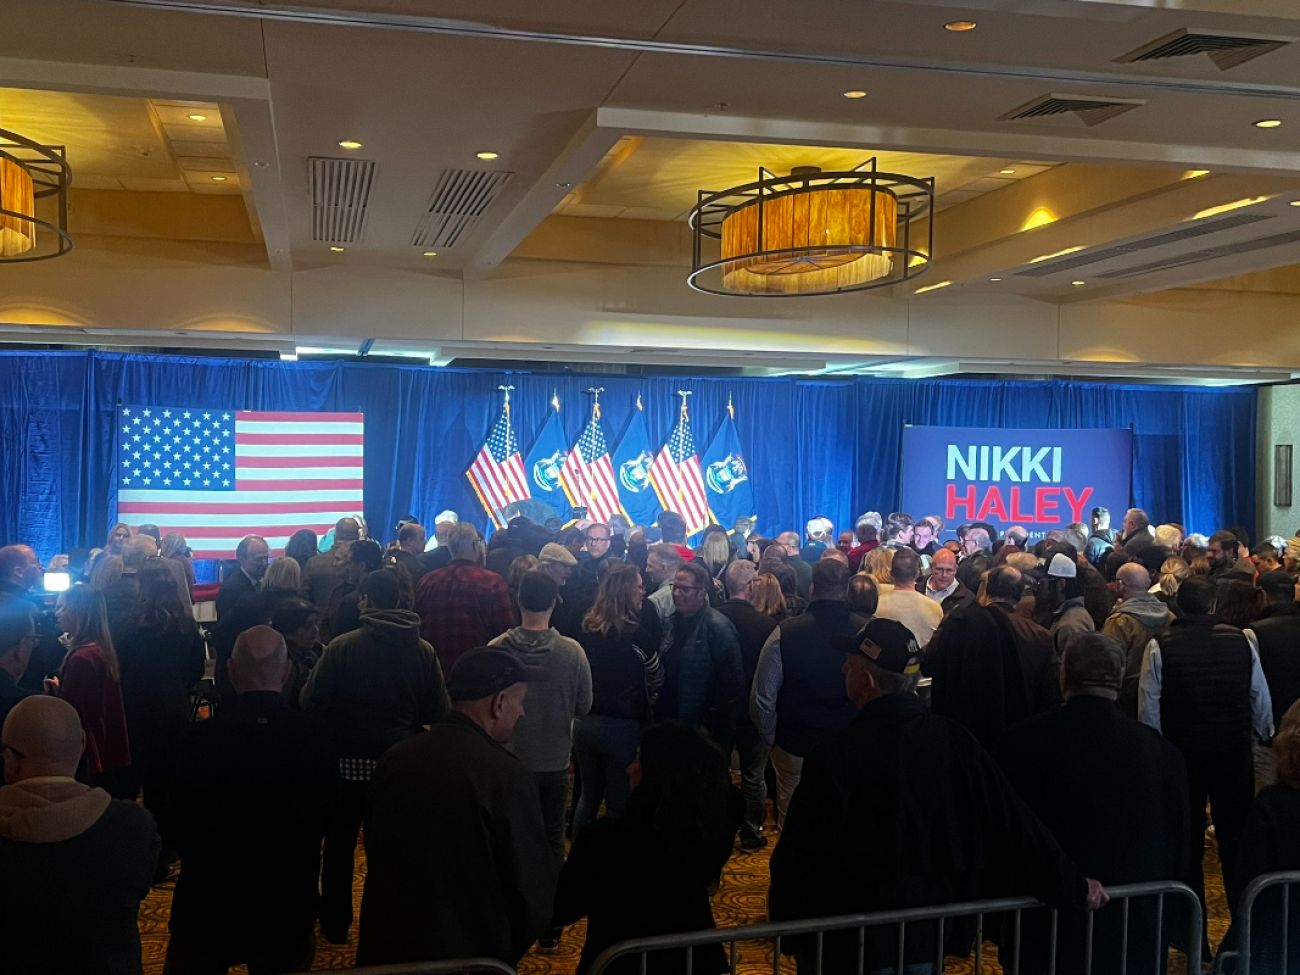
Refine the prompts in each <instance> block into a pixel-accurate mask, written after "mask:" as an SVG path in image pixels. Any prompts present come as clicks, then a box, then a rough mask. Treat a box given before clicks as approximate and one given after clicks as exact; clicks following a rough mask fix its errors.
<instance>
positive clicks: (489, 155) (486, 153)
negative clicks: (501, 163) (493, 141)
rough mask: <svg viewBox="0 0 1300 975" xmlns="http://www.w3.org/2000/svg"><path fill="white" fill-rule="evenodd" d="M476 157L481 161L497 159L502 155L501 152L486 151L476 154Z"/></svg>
mask: <svg viewBox="0 0 1300 975" xmlns="http://www.w3.org/2000/svg"><path fill="white" fill-rule="evenodd" d="M474 155H476V156H478V158H480V159H496V158H497V157H498V156H500V155H501V154H500V153H499V152H491V151H488V150H484V151H483V152H476V153H474Z"/></svg>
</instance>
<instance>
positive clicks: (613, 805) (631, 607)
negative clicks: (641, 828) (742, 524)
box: [573, 562, 663, 836]
mask: <svg viewBox="0 0 1300 975" xmlns="http://www.w3.org/2000/svg"><path fill="white" fill-rule="evenodd" d="M644 601H645V585H644V583H642V581H641V573H640V572H638V571H637V568H636V566H634V565H629V564H628V563H626V562H623V563H612V564H611V565H610V566H609V568H608V569H607V570H606V572H605V574H604V576H602V577H601V580H600V587H599V589H597V591H596V601H595V603H593V604H592V607H591V609H590V610H588V611H587V615H586V616H584V617H583V619H582V632H581V634H579V642H580V643H581V644H582V648H583V650H585V651H586V652H587V661H588V662H589V663H590V665H591V711H590V712H589V713H588V714H587V715H586V716H585V717H582V718H579V719H578V722H577V724H576V725H575V727H574V733H573V750H574V752H575V753H576V754H577V756H578V772H579V775H580V776H581V778H582V795H581V796H580V797H579V799H578V808H577V810H576V812H575V813H574V816H573V835H574V836H577V835H578V834H579V833H580V832H581V831H582V830H583V829H584V828H585V827H586V826H587V825H588V824H589V823H590V822H591V821H592V820H593V819H595V818H596V814H597V812H599V810H600V804H601V802H602V801H603V802H604V803H605V813H606V815H609V816H621V815H623V808H624V805H625V804H626V802H627V793H628V782H627V772H626V770H627V767H628V766H629V765H630V764H631V763H632V759H633V758H635V757H636V748H637V742H638V741H639V740H640V737H641V729H642V727H644V726H645V725H646V724H647V723H648V722H649V720H650V708H651V705H653V703H654V700H655V698H656V697H657V696H658V693H659V688H660V687H661V686H662V684H663V667H662V666H661V665H660V663H659V629H658V616H657V615H656V614H655V613H653V612H648V613H643V612H642V611H641V610H642V603H643V602H644Z"/></svg>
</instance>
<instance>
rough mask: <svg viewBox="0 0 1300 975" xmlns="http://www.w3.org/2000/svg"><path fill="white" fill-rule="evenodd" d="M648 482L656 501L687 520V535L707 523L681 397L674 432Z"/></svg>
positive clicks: (696, 459) (705, 502)
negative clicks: (680, 406)
mask: <svg viewBox="0 0 1300 975" xmlns="http://www.w3.org/2000/svg"><path fill="white" fill-rule="evenodd" d="M650 483H651V484H653V485H654V488H655V493H656V494H657V495H659V502H660V503H661V504H662V505H663V506H664V507H665V508H667V509H668V510H669V511H675V512H677V513H678V514H679V515H681V516H682V518H683V520H685V522H686V534H687V535H694V534H695V533H696V532H698V531H703V530H704V528H705V527H706V526H707V525H708V524H709V502H708V499H707V498H706V497H705V494H704V475H703V473H702V472H701V470H700V457H699V454H697V453H696V452H695V438H694V437H692V436H691V421H690V418H689V417H687V415H686V402H685V400H684V399H683V401H682V409H681V412H680V413H679V414H678V416H677V426H676V427H674V428H673V435H672V436H671V437H669V438H668V442H667V443H666V444H664V447H663V450H661V451H659V455H658V456H657V457H656V458H655V459H654V462H653V463H652V464H651V465H650Z"/></svg>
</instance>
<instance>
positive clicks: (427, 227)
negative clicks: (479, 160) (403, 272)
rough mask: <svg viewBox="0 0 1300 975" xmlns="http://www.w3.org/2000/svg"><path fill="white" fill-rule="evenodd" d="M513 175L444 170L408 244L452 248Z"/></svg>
mask: <svg viewBox="0 0 1300 975" xmlns="http://www.w3.org/2000/svg"><path fill="white" fill-rule="evenodd" d="M513 175H514V173H506V172H492V171H490V170H486V169H444V170H443V171H442V175H441V176H439V177H438V183H437V185H436V186H434V188H433V193H432V194H431V195H430V196H429V208H428V209H427V210H426V211H425V213H424V215H423V216H422V217H421V218H420V222H419V224H418V225H417V226H416V228H415V235H414V236H413V237H412V238H411V243H412V244H413V245H414V246H416V247H443V248H450V247H455V246H456V244H457V243H459V242H460V241H461V240H462V239H463V238H464V236H465V235H466V234H467V233H469V231H470V230H471V229H473V227H474V225H475V224H476V223H478V222H479V219H480V218H481V217H482V216H483V214H484V213H486V212H487V209H488V207H490V206H491V205H492V204H493V203H494V202H495V201H496V199H497V197H498V196H500V195H501V192H502V190H504V189H505V186H506V184H507V183H508V182H510V177H511V176H513Z"/></svg>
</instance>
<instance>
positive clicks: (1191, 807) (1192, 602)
mask: <svg viewBox="0 0 1300 975" xmlns="http://www.w3.org/2000/svg"><path fill="white" fill-rule="evenodd" d="M1215 599H1216V587H1215V584H1214V582H1213V581H1211V580H1210V579H1207V578H1204V577H1201V576H1193V577H1192V578H1190V579H1188V580H1186V581H1185V582H1184V583H1183V584H1182V585H1181V586H1179V587H1178V606H1179V608H1180V609H1181V610H1182V611H1183V613H1182V615H1181V616H1180V617H1178V618H1177V619H1175V620H1174V621H1173V622H1172V623H1171V624H1170V625H1169V629H1168V630H1167V631H1166V632H1165V633H1164V634H1162V635H1161V636H1159V637H1158V638H1157V639H1155V640H1152V641H1151V642H1150V643H1149V644H1147V649H1146V653H1145V655H1144V656H1143V659H1142V673H1141V676H1140V677H1139V678H1138V720H1140V721H1141V722H1142V723H1143V724H1146V725H1150V726H1151V727H1152V728H1155V729H1156V730H1157V731H1159V732H1161V733H1162V734H1163V735H1164V736H1165V737H1166V738H1168V739H1169V740H1170V741H1171V742H1173V743H1174V744H1175V745H1176V746H1178V750H1179V751H1181V752H1182V753H1183V758H1184V759H1185V760H1186V762H1187V779H1188V812H1189V814H1190V827H1191V828H1190V831H1189V836H1190V843H1189V848H1190V849H1189V855H1188V858H1187V876H1186V878H1185V879H1186V882H1187V885H1188V886H1189V887H1191V888H1192V889H1193V890H1195V891H1196V892H1197V894H1198V895H1199V896H1200V897H1201V903H1202V904H1204V903H1205V886H1204V885H1205V881H1204V876H1203V873H1202V867H1201V860H1202V858H1203V856H1204V852H1205V805H1206V802H1207V801H1208V802H1209V804H1210V808H1211V810H1212V812H1213V816H1214V836H1215V840H1216V841H1217V843H1218V845H1219V858H1220V860H1221V861H1222V863H1223V881H1224V883H1225V884H1226V885H1228V887H1229V889H1233V885H1234V884H1235V883H1236V880H1237V876H1236V866H1237V843H1238V841H1239V840H1240V838H1241V831H1242V829H1243V828H1244V826H1245V821H1246V815H1247V813H1248V812H1249V811H1250V803H1251V800H1252V799H1253V798H1254V795H1255V782H1254V772H1253V765H1252V760H1251V759H1252V745H1253V743H1254V742H1255V741H1268V740H1269V739H1270V738H1272V737H1273V708H1272V704H1271V703H1270V698H1269V692H1268V684H1267V683H1266V682H1265V680H1264V673H1263V670H1262V669H1261V667H1260V664H1259V656H1258V654H1257V653H1256V652H1255V650H1254V648H1253V647H1252V646H1251V645H1250V642H1249V641H1248V640H1247V639H1246V636H1245V635H1244V634H1243V633H1242V631H1241V630H1239V629H1237V628H1236V627H1235V626H1227V625H1226V624H1223V623H1220V622H1219V621H1218V619H1217V617H1215V616H1214V608H1215ZM1207 946H1208V942H1207Z"/></svg>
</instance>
